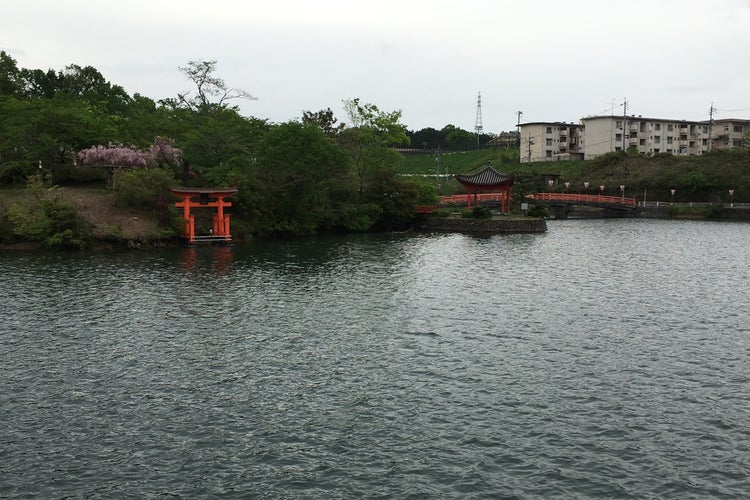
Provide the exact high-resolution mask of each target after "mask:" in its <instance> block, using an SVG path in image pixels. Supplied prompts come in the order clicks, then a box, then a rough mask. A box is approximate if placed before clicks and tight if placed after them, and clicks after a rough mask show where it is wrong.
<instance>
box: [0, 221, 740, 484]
mask: <svg viewBox="0 0 750 500" xmlns="http://www.w3.org/2000/svg"><path fill="white" fill-rule="evenodd" d="M749 261H750V226H749V225H743V224H723V223H703V222H674V221H644V220H610V221H602V220H598V221H551V222H550V224H549V231H548V233H547V234H543V235H513V236H493V237H474V236H469V235H460V234H444V235H438V234H430V235H428V234H406V235H397V236H393V235H391V236H342V237H324V238H311V239H299V240H291V241H282V242H272V243H256V244H253V245H248V246H235V247H232V248H210V247H209V248H196V249H170V250H162V251H143V252H140V251H139V252H133V253H117V254H56V253H55V254H53V253H32V254H24V253H0V285H1V286H2V300H1V301H0V319H1V320H2V323H1V324H0V367H1V369H2V375H1V376H0V497H29V498H32V497H33V498H62V497H80V498H111V497H132V498H144V497H145V498H150V497H183V498H195V497H237V498H245V497H259V498H351V497H399V498H404V497H414V498H418V497H419V498H421V497H433V498H446V497H455V498H538V497H557V498H559V497H566V498H604V497H606V498H742V497H747V494H748V492H750V480H749V479H748V478H749V477H750V339H749V338H748V335H749V334H750V328H749V326H748V323H749V320H750V312H749V311H748V303H750V300H749V299H750V297H749V293H748V282H750V271H749V270H748V262H749Z"/></svg>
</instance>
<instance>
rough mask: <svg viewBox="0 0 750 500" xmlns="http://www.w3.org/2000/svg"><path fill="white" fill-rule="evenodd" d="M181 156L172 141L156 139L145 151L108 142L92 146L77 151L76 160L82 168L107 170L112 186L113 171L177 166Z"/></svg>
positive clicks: (161, 138) (180, 152)
mask: <svg viewBox="0 0 750 500" xmlns="http://www.w3.org/2000/svg"><path fill="white" fill-rule="evenodd" d="M181 155H182V151H181V150H180V149H178V148H176V147H175V146H174V140H172V139H167V138H165V137H156V138H155V139H154V143H153V144H152V145H151V146H149V148H148V149H147V150H145V151H144V150H141V149H138V148H136V147H135V146H123V145H122V144H112V143H111V142H110V143H109V144H108V145H107V146H102V145H98V146H92V147H90V148H87V149H83V150H81V151H79V152H78V155H77V159H78V161H79V162H80V164H81V165H84V166H91V167H105V168H107V172H108V183H109V184H111V185H112V186H114V175H113V174H114V169H122V168H149V167H163V166H165V165H178V164H179V162H180V156H181Z"/></svg>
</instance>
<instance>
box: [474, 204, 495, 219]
mask: <svg viewBox="0 0 750 500" xmlns="http://www.w3.org/2000/svg"><path fill="white" fill-rule="evenodd" d="M471 216H472V218H474V219H489V218H491V217H492V212H491V211H490V208H489V207H486V206H484V205H477V206H475V207H474V208H473V209H472V211H471Z"/></svg>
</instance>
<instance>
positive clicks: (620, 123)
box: [615, 120, 622, 128]
mask: <svg viewBox="0 0 750 500" xmlns="http://www.w3.org/2000/svg"><path fill="white" fill-rule="evenodd" d="M615 127H617V128H622V120H617V121H616V122H615Z"/></svg>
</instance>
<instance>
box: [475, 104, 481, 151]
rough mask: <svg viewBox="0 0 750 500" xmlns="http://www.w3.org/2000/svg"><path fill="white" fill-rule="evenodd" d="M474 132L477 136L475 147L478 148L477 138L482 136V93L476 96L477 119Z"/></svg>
mask: <svg viewBox="0 0 750 500" xmlns="http://www.w3.org/2000/svg"><path fill="white" fill-rule="evenodd" d="M474 132H475V133H476V134H477V146H479V136H481V135H482V93H481V92H479V93H478V94H477V119H476V121H475V122H474Z"/></svg>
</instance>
